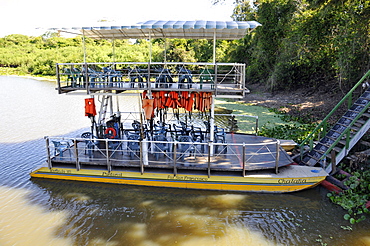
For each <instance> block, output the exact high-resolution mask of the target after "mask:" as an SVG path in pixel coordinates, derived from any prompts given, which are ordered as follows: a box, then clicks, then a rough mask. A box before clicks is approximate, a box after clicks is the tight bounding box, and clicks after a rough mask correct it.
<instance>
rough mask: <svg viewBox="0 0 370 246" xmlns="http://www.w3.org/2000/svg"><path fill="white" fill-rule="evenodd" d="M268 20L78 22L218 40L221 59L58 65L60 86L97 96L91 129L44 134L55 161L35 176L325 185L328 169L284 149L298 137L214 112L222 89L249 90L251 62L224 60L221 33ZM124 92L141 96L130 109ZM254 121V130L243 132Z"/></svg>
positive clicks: (237, 94) (123, 33)
mask: <svg viewBox="0 0 370 246" xmlns="http://www.w3.org/2000/svg"><path fill="white" fill-rule="evenodd" d="M259 25H260V24H259V23H257V22H255V21H246V22H236V21H228V22H221V21H220V22H214V21H147V22H144V23H138V24H136V25H131V26H104V27H103V26H102V27H85V28H74V29H75V30H81V32H82V34H83V35H84V36H86V37H90V38H97V39H101V38H104V39H118V38H126V39H127V38H130V39H152V38H189V39H213V45H214V58H213V62H211V63H207V62H198V63H186V62H152V61H151V59H150V61H148V62H136V63H134V62H111V63H88V62H86V60H84V62H83V63H59V64H57V65H56V68H57V69H56V71H57V85H58V88H57V89H58V92H59V93H67V94H78V95H81V94H85V95H87V96H88V98H86V99H85V116H87V117H89V118H90V119H91V129H89V130H88V131H85V132H81V135H80V136H78V137H75V138H58V137H45V141H46V151H47V161H46V163H45V164H44V165H43V166H42V167H40V168H38V169H37V170H35V171H33V172H32V173H31V177H32V178H50V179H62V180H76V181H87V182H102V183H114V184H128V185H144V186H153V187H168V188H188V189H205V190H223V191H237V192H240V191H242V192H275V193H282V192H293V191H299V190H303V189H307V188H312V187H314V186H316V185H318V184H319V183H320V182H321V181H323V180H324V179H325V178H326V176H327V173H326V172H325V171H324V170H323V169H322V168H319V167H310V166H301V165H297V164H295V163H294V161H293V160H292V158H291V157H290V156H289V155H288V153H287V152H286V150H285V149H284V148H283V146H285V147H286V148H292V147H294V143H291V141H288V142H287V141H285V144H282V142H280V141H279V140H277V139H272V138H266V137H261V136H257V129H258V117H255V116H245V115H225V114H216V113H215V100H217V99H218V98H236V99H237V98H243V97H244V96H245V94H246V93H247V92H248V90H247V89H246V87H245V64H240V63H217V62H216V58H215V46H216V39H239V38H243V37H244V36H245V35H246V33H247V32H249V31H251V30H252V29H254V28H256V27H258V26H259ZM85 57H86V56H85ZM123 98H129V99H128V101H129V102H130V104H132V107H133V108H132V109H128V112H125V111H120V104H122V99H123ZM114 99H115V100H114ZM126 104H127V101H126ZM121 107H122V105H121ZM97 108H100V109H99V110H97ZM248 120H249V122H250V124H251V125H252V127H250V129H252V131H251V132H249V134H245V133H243V134H242V133H237V132H234V131H235V129H233V127H235V125H238V126H240V125H242V124H244V122H248ZM236 121H237V122H236ZM222 122H223V123H222ZM225 122H226V124H225ZM230 125H231V127H230ZM243 128H246V127H245V126H243ZM243 130H246V129H243Z"/></svg>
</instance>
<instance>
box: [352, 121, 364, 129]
mask: <svg viewBox="0 0 370 246" xmlns="http://www.w3.org/2000/svg"><path fill="white" fill-rule="evenodd" d="M353 125H354V126H356V127H359V128H361V127H362V126H363V125H364V124H361V123H359V122H355V123H353Z"/></svg>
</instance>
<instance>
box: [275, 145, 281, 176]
mask: <svg viewBox="0 0 370 246" xmlns="http://www.w3.org/2000/svg"><path fill="white" fill-rule="evenodd" d="M279 159H280V141H279V140H277V142H276V160H275V173H276V174H278V173H279Z"/></svg>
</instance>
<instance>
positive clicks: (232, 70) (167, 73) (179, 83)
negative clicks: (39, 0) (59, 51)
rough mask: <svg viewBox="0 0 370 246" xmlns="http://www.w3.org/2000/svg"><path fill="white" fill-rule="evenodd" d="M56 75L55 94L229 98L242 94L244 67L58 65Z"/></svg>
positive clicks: (201, 65)
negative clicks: (147, 93) (161, 92)
mask: <svg viewBox="0 0 370 246" xmlns="http://www.w3.org/2000/svg"><path fill="white" fill-rule="evenodd" d="M56 74H57V83H58V91H59V93H67V92H71V91H81V90H83V91H86V93H87V94H91V93H100V92H101V91H105V92H106V91H116V92H121V91H126V90H149V91H151V90H157V91H158V90H164V91H166V90H170V91H171V90H176V91H208V92H214V94H215V95H216V96H218V97H230V96H235V95H240V96H241V95H244V91H245V64H241V63H201V62H199V63H179V62H166V63H163V62H152V63H147V62H146V63H145V62H115V63H58V64H57V65H56Z"/></svg>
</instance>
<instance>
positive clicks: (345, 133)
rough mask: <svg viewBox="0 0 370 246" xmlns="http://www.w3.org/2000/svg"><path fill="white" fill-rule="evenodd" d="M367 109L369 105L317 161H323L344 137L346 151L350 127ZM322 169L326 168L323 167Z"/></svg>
mask: <svg viewBox="0 0 370 246" xmlns="http://www.w3.org/2000/svg"><path fill="white" fill-rule="evenodd" d="M368 109H369V105H367V106H365V107H364V108H363V109H362V110H361V111H360V112H358V115H357V116H356V117H355V118H354V119H353V121H352V122H351V123H350V124H349V125H348V127H347V128H346V129H345V130H344V131H343V132H342V133H341V134H340V135H339V137H338V138H337V140H335V141H334V143H332V144H331V147H330V148H329V149H327V150H326V151H325V153H324V154H323V155H322V156H321V157H320V159H319V160H318V162H319V161H321V160H323V159H324V158H325V157H326V156H327V155H328V154H329V153H330V152H331V151H332V150H333V149H334V147H335V146H336V145H337V144H338V143H339V141H341V140H342V138H343V136H346V145H345V149H348V147H349V142H350V131H351V127H352V126H353V125H354V124H355V122H356V121H357V120H358V119H359V118H360V117H361V116H362V114H363V113H365V112H366V111H367V110H368ZM323 168H324V169H326V168H327V166H325V167H323Z"/></svg>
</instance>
